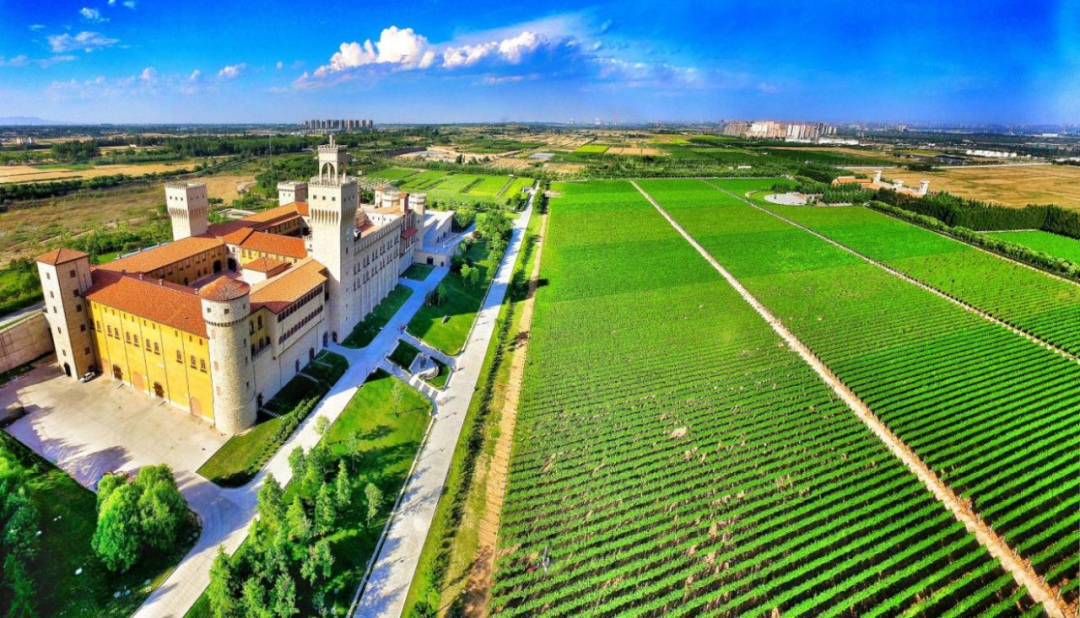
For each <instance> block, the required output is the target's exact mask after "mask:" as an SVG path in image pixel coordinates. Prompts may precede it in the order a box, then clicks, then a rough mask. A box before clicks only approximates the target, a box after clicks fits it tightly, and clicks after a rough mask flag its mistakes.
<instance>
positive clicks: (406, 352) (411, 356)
mask: <svg viewBox="0 0 1080 618" xmlns="http://www.w3.org/2000/svg"><path fill="white" fill-rule="evenodd" d="M419 354H420V350H417V349H416V348H415V347H414V346H412V345H410V344H408V343H406V342H404V341H399V342H398V344H397V347H396V348H394V351H393V352H391V353H390V356H388V357H387V358H389V359H390V362H391V363H394V364H395V365H397V366H398V367H401V368H402V369H404V370H405V371H408V370H409V367H410V366H412V363H413V361H414V360H416V357H417V356H419Z"/></svg>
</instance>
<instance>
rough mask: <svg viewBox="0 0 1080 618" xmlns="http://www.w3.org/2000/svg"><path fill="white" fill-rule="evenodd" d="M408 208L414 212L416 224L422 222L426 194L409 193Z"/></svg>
mask: <svg viewBox="0 0 1080 618" xmlns="http://www.w3.org/2000/svg"><path fill="white" fill-rule="evenodd" d="M409 208H411V209H412V211H413V212H415V213H416V216H417V219H418V221H417V222H416V223H417V225H423V224H424V213H426V212H427V194H426V193H410V194H409Z"/></svg>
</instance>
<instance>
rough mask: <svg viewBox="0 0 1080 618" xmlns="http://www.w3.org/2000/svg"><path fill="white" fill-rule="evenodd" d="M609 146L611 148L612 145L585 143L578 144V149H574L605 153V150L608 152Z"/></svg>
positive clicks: (580, 151)
mask: <svg viewBox="0 0 1080 618" xmlns="http://www.w3.org/2000/svg"><path fill="white" fill-rule="evenodd" d="M608 148H610V146H608V145H607V144H585V145H584V146H578V147H577V149H576V150H574V153H575V154H604V153H605V152H607V150H608Z"/></svg>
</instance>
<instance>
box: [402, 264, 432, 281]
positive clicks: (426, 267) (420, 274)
mask: <svg viewBox="0 0 1080 618" xmlns="http://www.w3.org/2000/svg"><path fill="white" fill-rule="evenodd" d="M433 270H435V267H434V266H432V265H430V264H413V265H412V266H409V267H408V268H406V269H405V273H404V274H402V275H401V276H402V277H405V278H406V279H412V280H413V281H424V280H426V279H427V278H428V275H430V274H431V271H433Z"/></svg>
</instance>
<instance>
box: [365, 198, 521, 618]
mask: <svg viewBox="0 0 1080 618" xmlns="http://www.w3.org/2000/svg"><path fill="white" fill-rule="evenodd" d="M533 196H535V193H534V194H533ZM533 196H531V197H530V198H529V204H528V207H527V208H526V210H525V211H524V212H523V213H522V215H521V216H520V217H518V218H517V220H516V221H514V227H513V236H512V237H511V240H510V244H509V246H508V248H507V250H506V253H505V254H504V255H503V258H502V262H501V263H500V264H499V270H498V271H497V272H496V274H495V279H494V280H493V281H492V284H491V287H490V288H488V292H487V295H486V296H485V297H484V304H483V306H482V307H481V309H480V312H479V313H478V314H477V317H476V321H475V322H474V323H473V327H472V330H471V331H470V333H469V339H468V341H467V342H466V344H465V349H464V350H462V352H461V354H459V355H458V356H457V358H456V359H455V370H456V373H455V374H454V375H453V376H452V377H451V378H450V382H449V384H448V385H447V388H446V390H445V391H442V392H441V393H439V394H438V395H436V398H435V402H436V411H435V420H434V424H433V425H432V427H431V431H430V434H429V436H428V439H427V442H425V443H424V445H423V448H422V450H421V451H420V453H419V454H418V456H417V465H416V466H414V471H413V473H412V474H411V475H410V477H409V479H408V480H407V481H406V485H405V493H404V495H403V497H402V500H401V504H400V506H399V507H398V509H397V511H396V512H395V513H394V515H393V518H392V520H391V522H390V526H389V528H388V529H387V530H386V531H385V533H384V539H383V541H382V545H381V548H380V550H379V554H378V557H377V559H376V561H375V566H374V569H373V570H372V573H371V575H370V577H369V578H368V579H367V581H365V582H363V583H361V585H360V589H359V590H358V591H357V593H358V595H359V598H360V600H359V604H358V605H357V607H356V610H355V612H354V616H365V617H366V616H380V617H397V616H400V615H401V613H402V610H403V609H404V606H405V597H406V595H408V593H409V586H410V585H411V584H412V578H413V574H414V573H415V572H416V565H417V563H418V561H419V559H420V553H421V551H422V550H423V548H424V541H425V539H426V538H427V534H428V530H429V529H430V528H431V522H432V520H433V519H434V517H435V508H436V506H438V503H439V498H440V496H442V492H443V488H444V486H445V484H446V477H447V475H448V474H449V471H450V463H451V460H452V459H453V456H454V449H455V447H456V446H457V441H458V436H459V435H460V434H461V428H462V426H463V425H464V423H465V415H466V412H467V411H468V409H469V402H470V401H471V400H472V396H473V392H474V391H475V390H476V383H477V381H478V380H479V378H480V368H481V366H482V365H483V363H484V356H485V355H486V354H487V349H488V345H489V344H490V342H491V338H492V335H493V334H494V331H495V320H496V319H497V318H498V317H499V310H500V309H501V307H502V303H503V299H504V298H505V297H506V293H507V290H508V289H509V284H510V277H511V275H512V274H513V271H514V264H515V263H516V262H517V257H518V253H520V251H521V246H522V241H523V239H524V237H525V228H526V226H528V224H529V218H530V217H531V215H532V200H533Z"/></svg>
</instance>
